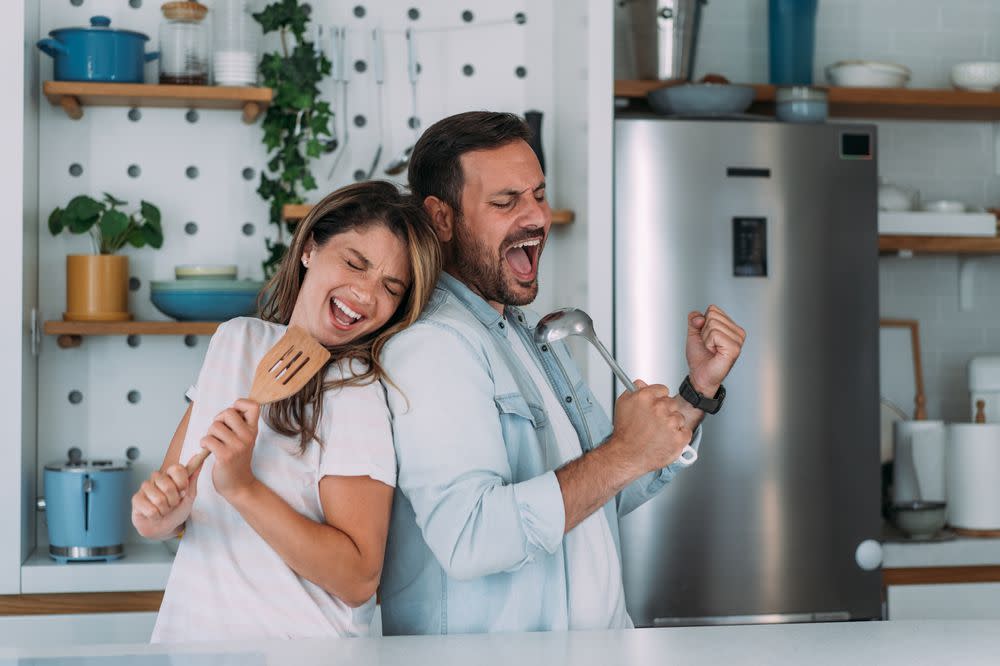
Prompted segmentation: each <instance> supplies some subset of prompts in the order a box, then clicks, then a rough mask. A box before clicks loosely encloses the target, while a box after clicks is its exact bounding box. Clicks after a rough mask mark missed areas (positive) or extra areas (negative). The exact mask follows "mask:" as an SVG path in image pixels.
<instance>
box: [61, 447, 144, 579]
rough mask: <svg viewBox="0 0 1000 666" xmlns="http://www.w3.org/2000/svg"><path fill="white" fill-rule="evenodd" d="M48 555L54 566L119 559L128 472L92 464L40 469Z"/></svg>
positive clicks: (115, 465)
mask: <svg viewBox="0 0 1000 666" xmlns="http://www.w3.org/2000/svg"><path fill="white" fill-rule="evenodd" d="M43 481H44V484H45V512H46V514H47V516H46V522H47V523H48V532H49V555H50V556H51V557H52V559H54V560H56V561H58V562H69V561H74V562H79V561H89V560H115V559H118V558H119V557H121V556H122V555H124V553H125V551H124V545H123V544H124V540H125V539H124V536H125V524H126V522H127V517H128V511H127V509H128V499H129V466H128V463H126V462H116V461H111V460H94V461H90V462H87V461H81V462H66V463H53V464H49V465H46V466H45V471H44V474H43Z"/></svg>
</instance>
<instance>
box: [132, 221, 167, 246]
mask: <svg viewBox="0 0 1000 666" xmlns="http://www.w3.org/2000/svg"><path fill="white" fill-rule="evenodd" d="M139 233H140V235H141V236H142V238H143V239H144V240H145V241H146V243H147V244H149V246H150V247H153V248H157V249H159V248H160V247H162V246H163V232H162V231H160V229H159V227H154V226H153V225H152V224H144V225H143V226H141V227H139ZM136 247H138V246H136Z"/></svg>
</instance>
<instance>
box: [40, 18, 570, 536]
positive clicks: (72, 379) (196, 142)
mask: <svg viewBox="0 0 1000 666" xmlns="http://www.w3.org/2000/svg"><path fill="white" fill-rule="evenodd" d="M160 4H161V3H160V2H158V1H153V0H143V1H141V2H138V1H137V0H133V1H132V2H131V3H130V2H129V0H82V3H80V5H79V6H76V5H74V4H72V3H71V1H70V0H42V3H41V36H44V35H45V34H46V33H47V32H48V31H49V30H53V29H56V28H62V27H68V26H80V25H86V24H88V22H89V18H90V17H91V16H93V15H98V14H103V15H106V16H109V17H110V18H111V19H112V26H113V27H117V28H126V29H131V30H138V31H141V32H144V33H146V34H148V35H149V36H150V37H151V40H150V44H149V46H148V47H147V50H155V49H156V48H157V33H158V26H159V23H160V18H161V14H160V9H159V8H160ZM207 4H209V6H211V2H210V1H209V2H208V3H207ZM265 4H266V3H264V2H259V3H258V6H259V7H263V6H264V5H265ZM132 5H138V7H133V6H132ZM554 6H557V3H555V0H551V1H548V0H546V1H543V2H534V3H528V2H526V1H525V0H517V1H515V2H502V3H497V2H490V1H488V0H466V1H465V2H463V3H452V2H447V1H445V0H433V1H423V2H422V1H420V0H406V1H402V0H372V1H364V0H360V1H355V2H350V3H344V2H332V1H326V0H316V1H314V2H313V3H312V24H313V25H314V26H316V25H322V26H323V27H324V33H325V34H327V35H328V34H329V33H330V30H329V29H330V28H331V27H332V26H334V25H342V26H345V27H346V28H347V30H348V35H349V41H348V45H349V49H350V57H349V58H348V61H349V62H350V63H351V66H350V67H349V68H348V71H349V76H350V83H349V84H348V91H349V104H348V107H349V109H348V111H349V121H350V123H351V125H350V128H349V132H350V143H349V147H348V152H347V153H346V154H345V155H344V157H343V158H342V159H341V162H340V166H339V168H338V170H337V172H336V173H335V174H334V178H333V179H332V180H328V179H327V173H328V171H329V167H330V165H331V164H332V160H333V159H334V157H335V154H331V155H327V156H324V157H323V158H322V159H321V160H318V161H316V162H314V163H313V166H312V169H313V174H314V176H315V177H316V179H317V182H318V183H319V189H318V190H315V191H313V192H310V193H308V194H307V197H308V198H309V200H310V201H316V200H318V199H319V198H320V197H322V196H323V195H325V194H326V193H327V192H329V191H331V190H333V189H336V188H337V187H340V186H343V185H345V184H347V183H348V182H352V181H353V180H354V172H355V171H357V170H359V169H360V170H367V169H368V167H369V166H370V164H371V160H372V157H373V155H374V153H375V149H376V146H377V144H378V134H379V133H378V122H377V121H378V119H377V112H376V109H377V104H376V97H375V95H376V92H377V91H376V85H375V81H374V74H373V71H372V68H371V62H370V61H371V51H370V38H369V37H370V32H371V30H372V29H373V28H374V27H376V26H380V27H381V28H382V29H383V30H384V32H385V40H384V41H385V85H384V91H383V93H384V98H383V108H384V112H385V118H384V128H385V135H384V136H383V148H382V164H381V166H380V167H379V169H378V171H377V172H376V177H383V178H384V177H386V176H385V175H384V174H383V173H382V168H383V167H384V165H385V164H386V163H387V162H388V160H389V159H391V158H392V157H393V156H394V155H396V154H397V153H399V152H400V151H401V150H402V149H403V148H404V147H406V146H407V145H410V144H411V143H412V142H413V136H414V135H413V131H412V130H411V129H410V127H409V126H408V124H407V120H408V118H409V116H410V108H411V103H410V84H409V80H408V78H407V74H406V47H405V39H404V31H405V29H407V28H412V29H414V30H415V40H416V41H415V44H416V50H417V57H418V61H419V62H420V65H421V73H420V77H419V82H418V89H417V92H418V100H417V112H418V116H419V118H420V127H421V128H422V129H423V128H426V127H428V126H429V125H430V124H432V123H433V122H435V121H437V120H438V119H440V118H442V117H445V116H447V115H449V114H452V113H457V112H460V111H466V110H471V109H490V110H499V111H512V112H515V113H523V112H524V111H525V110H527V109H539V110H541V111H542V112H543V113H544V114H545V116H544V118H545V120H544V125H543V139H544V149H545V152H546V157H547V161H548V163H549V165H551V164H553V163H554V159H553V157H554V153H553V144H554V137H555V134H556V132H555V129H554V127H553V120H554V116H553V108H554V103H555V100H554V94H553V90H554V86H553V81H554V77H555V70H554V64H553V62H554V49H553V44H552V42H553V35H554V21H555V20H557V17H556V16H555V11H554ZM358 7H362V8H363V9H364V12H363V16H361V17H359V16H357V13H359V12H358V11H357V10H356V8H358ZM411 9H415V10H417V11H418V12H419V17H418V18H416V19H412V18H410V14H409V13H410V10H411ZM466 11H468V12H471V13H472V15H473V20H472V21H471V22H466V21H465V20H464V19H463V12H466ZM518 13H523V14H524V17H525V22H524V23H523V24H517V23H515V22H514V20H513V19H514V16H515V15H516V14H518ZM27 37H28V40H29V42H33V41H34V40H35V39H37V36H36V35H28V36H27ZM276 44H277V41H276V37H275V36H273V35H272V36H269V37H268V38H267V39H265V42H264V46H265V48H267V49H271V48H276ZM36 56H37V57H38V58H40V63H41V66H40V70H41V79H42V80H46V79H49V78H51V75H52V64H51V59H50V58H49V57H48V56H45V55H43V54H41V53H39V52H36ZM359 60H362V61H364V62H365V64H366V68H365V71H364V72H358V71H356V70H355V68H354V66H353V64H354V62H356V61H359ZM465 65H471V66H472V68H473V72H474V73H473V74H472V75H471V76H468V75H466V74H465V73H464V71H463V67H464V66H465ZM519 67H523V68H524V70H525V72H526V74H525V76H523V77H521V76H518V74H517V70H518V68H519ZM157 71H158V70H157V67H156V64H155V62H154V63H152V64H150V65H148V66H147V69H146V79H147V82H155V81H156V78H157ZM321 89H322V92H323V94H324V97H325V98H326V99H327V100H330V101H333V102H335V105H334V109H335V110H336V111H337V112H338V114H339V111H340V105H339V100H338V99H336V98H335V97H334V93H335V89H334V85H333V83H332V82H331V81H329V80H327V81H324V82H323V84H322V86H321ZM40 107H41V108H40V118H39V121H40V142H39V183H40V188H39V189H40V192H39V202H38V203H39V210H40V215H41V220H40V225H41V229H40V232H39V234H40V256H39V260H40V265H41V266H42V267H43V268H42V271H41V274H40V276H39V300H40V304H41V319H43V320H53V319H60V318H61V317H62V313H63V310H64V307H65V255H66V254H70V253H85V252H89V251H90V250H89V241H88V239H87V238H86V237H83V236H73V235H69V234H63V235H61V236H59V237H56V238H53V237H52V236H51V235H50V234H49V233H48V231H47V229H46V226H45V222H46V219H47V217H48V215H49V213H50V212H51V211H52V210H53V209H54V208H55V207H56V206H63V205H65V204H66V203H67V202H68V201H69V200H70V199H71V198H72V197H73V196H75V195H77V194H89V195H91V196H94V197H99V196H100V195H101V193H102V192H104V191H108V192H110V193H112V194H114V195H115V196H117V197H118V198H121V199H125V200H127V201H129V203H130V208H129V209H128V210H132V208H131V206H137V205H138V202H139V200H140V199H146V200H149V201H151V202H152V203H154V204H156V205H157V206H159V208H160V210H161V212H162V215H163V227H164V236H165V240H164V246H163V248H162V249H160V250H150V249H142V250H134V249H126V250H125V251H124V254H127V255H128V256H129V257H130V262H131V274H132V275H133V276H134V277H135V278H137V279H138V281H139V287H138V289H136V290H135V291H132V292H131V293H130V307H131V310H132V312H133V314H134V316H135V318H136V319H142V320H149V319H154V320H162V319H165V317H163V315H161V314H159V313H158V312H157V311H156V310H155V309H154V308H153V306H152V304H151V303H150V302H149V281H150V280H165V279H172V278H173V267H174V266H175V265H176V264H184V263H201V262H210V263H235V264H237V265H238V267H239V272H240V277H252V278H258V279H259V278H260V277H261V269H260V262H261V260H262V259H263V258H264V255H265V251H264V237H265V234H266V235H267V236H271V235H273V233H274V231H273V225H270V224H268V212H267V206H266V204H265V202H263V201H262V200H261V199H260V197H259V196H258V195H257V194H256V191H255V190H256V188H257V185H258V183H259V172H260V169H262V168H264V165H265V164H266V161H267V158H266V154H265V152H264V147H263V145H262V144H261V135H262V133H261V129H260V124H259V122H258V123H256V124H254V125H249V126H248V125H245V124H243V123H242V122H241V120H240V114H239V112H236V111H212V110H199V111H198V120H197V122H194V123H192V122H189V121H188V120H187V118H186V111H185V110H175V109H149V108H143V109H141V110H140V113H141V118H140V119H139V120H138V121H134V120H131V119H130V118H129V109H127V108H99V107H85V108H84V117H83V118H82V119H81V120H79V121H72V120H70V119H69V118H68V117H67V116H66V115H65V114H64V113H63V112H62V110H61V109H59V108H57V107H52V106H51V105H50V104H49V103H48V102H47V101H46V100H44V98H42V100H41V103H40ZM359 114H360V115H363V116H364V117H365V120H366V122H365V125H364V127H357V126H355V124H354V122H353V118H354V116H356V115H359ZM337 122H338V132H339V133H340V134H341V140H343V136H342V135H343V121H342V119H341V118H339V117H338V118H337ZM582 140H583V137H581V141H582ZM72 164H79V165H80V166H81V167H82V168H83V172H82V173H81V174H80V175H79V176H72V175H71V174H70V171H69V169H70V166H71V165H72ZM130 165H137V166H138V167H139V168H140V169H141V174H140V175H139V176H138V177H136V178H133V177H130V176H129V175H128V168H129V166H130ZM190 166H194V167H196V168H197V169H198V172H199V173H198V177H197V178H195V179H191V178H189V177H188V176H187V175H186V169H187V168H188V167H190ZM245 169H252V170H253V177H252V178H251V179H249V180H247V179H245V178H244V174H243V172H244V170H245ZM404 177H405V174H404V175H403V176H399V177H397V178H396V179H395V180H396V181H397V182H401V179H402V178H404ZM548 181H549V184H550V188H549V195H550V201H551V202H552V203H553V206H554V207H573V202H564V201H560V200H559V199H558V197H557V194H558V193H557V183H556V180H555V178H554V177H553V174H552V173H551V166H550V173H549V174H548ZM189 222H194V223H195V224H196V225H197V228H198V231H197V233H196V234H194V235H191V234H188V233H187V232H186V231H185V225H187V224H188V223H189ZM247 224H250V225H253V227H254V229H255V232H254V233H253V234H252V235H249V236H248V235H246V234H244V232H243V228H244V225H247ZM554 235H558V232H557V234H554ZM556 244H557V243H556V242H554V239H553V241H550V244H549V248H548V250H547V252H546V256H547V261H546V262H543V265H542V269H543V270H542V275H541V282H542V295H541V296H540V298H539V300H538V301H536V307H537V309H539V310H547V309H549V307H550V305H551V297H550V296H547V294H549V293H550V292H551V290H552V287H553V283H554V276H555V275H557V274H558V270H557V269H558V266H557V263H558V262H557V260H556V255H557V248H556V247H555V245H556ZM195 340H196V344H195V346H193V347H188V346H187V345H186V344H185V341H184V339H183V338H181V337H161V336H146V337H143V338H141V340H139V345H138V346H135V347H133V346H130V345H129V344H128V342H127V341H126V339H125V338H123V337H107V338H103V337H93V338H85V339H84V342H83V345H82V346H81V347H79V348H76V349H60V348H59V347H57V346H56V344H55V339H54V338H51V337H46V338H45V339H44V340H43V343H42V347H41V354H40V359H39V408H38V483H39V489H41V469H42V466H43V465H44V464H45V463H47V462H52V461H57V460H63V459H65V457H66V452H67V450H68V449H69V448H70V447H74V446H75V447H79V448H80V449H81V450H82V451H83V454H84V456H85V457H88V458H97V457H114V458H122V457H124V455H125V451H126V450H127V449H128V448H129V447H131V446H136V447H138V448H139V450H140V452H141V455H140V458H139V460H138V462H137V463H136V465H135V472H134V475H133V476H134V485H136V486H137V485H138V483H139V482H140V481H141V480H142V478H144V477H145V476H146V475H148V474H149V472H150V471H151V470H152V469H154V468H156V467H158V466H159V464H160V461H161V460H162V456H163V453H164V452H165V450H166V447H167V444H168V442H169V440H170V437H171V436H172V434H173V432H174V429H175V427H176V425H177V423H178V421H179V419H180V417H181V415H182V414H183V411H184V409H185V406H186V405H185V401H184V398H183V394H184V391H185V390H186V389H187V387H188V386H189V385H190V384H191V383H192V382H193V381H194V380H195V378H196V375H197V372H198V369H199V367H200V365H201V360H202V357H203V355H204V352H205V349H206V346H207V338H204V337H201V338H196V339H195ZM72 391H79V393H80V394H81V395H82V398H83V399H82V401H81V402H79V403H78V404H72V403H71V402H70V400H69V399H68V398H69V395H70V393H71V392H72ZM130 391H138V392H139V394H140V396H141V399H140V400H139V402H138V403H134V404H133V403H131V402H129V401H128V398H127V396H128V394H129V392H130ZM129 534H130V535H131V536H130V537H129V538H130V539H133V540H138V537H137V536H136V535H134V534H133V533H132V532H131V530H130V531H129ZM38 539H39V542H44V541H45V539H46V536H45V529H44V523H42V522H40V523H39V532H38Z"/></svg>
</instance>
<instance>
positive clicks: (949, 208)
mask: <svg viewBox="0 0 1000 666" xmlns="http://www.w3.org/2000/svg"><path fill="white" fill-rule="evenodd" d="M922 208H923V209H924V210H925V211H927V212H928V213H964V212H965V211H966V210H967V209H968V206H967V205H966V204H965V202H964V201H952V200H949V199H937V200H935V201H927V202H925V203H924V205H923V206H922Z"/></svg>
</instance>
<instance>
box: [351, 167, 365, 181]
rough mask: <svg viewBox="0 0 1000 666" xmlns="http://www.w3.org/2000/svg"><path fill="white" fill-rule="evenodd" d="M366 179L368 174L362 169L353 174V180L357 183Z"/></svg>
mask: <svg viewBox="0 0 1000 666" xmlns="http://www.w3.org/2000/svg"><path fill="white" fill-rule="evenodd" d="M366 178H368V172H367V171H365V170H364V169H358V170H357V171H355V172H354V180H356V181H358V182H359V183H360V182H361V181H362V180H365V179H366Z"/></svg>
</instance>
